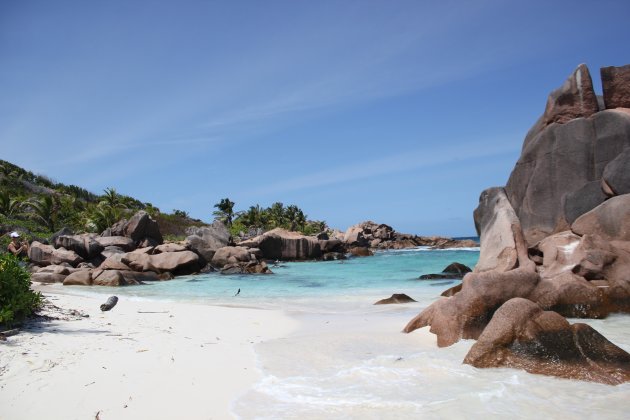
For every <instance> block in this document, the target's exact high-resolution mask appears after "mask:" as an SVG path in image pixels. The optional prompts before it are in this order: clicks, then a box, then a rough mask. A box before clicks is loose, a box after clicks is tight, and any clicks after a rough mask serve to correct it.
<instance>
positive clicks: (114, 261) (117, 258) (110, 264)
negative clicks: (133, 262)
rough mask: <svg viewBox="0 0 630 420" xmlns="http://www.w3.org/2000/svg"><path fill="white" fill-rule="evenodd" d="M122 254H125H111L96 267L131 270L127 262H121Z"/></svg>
mask: <svg viewBox="0 0 630 420" xmlns="http://www.w3.org/2000/svg"><path fill="white" fill-rule="evenodd" d="M124 256H125V254H114V255H111V256H109V257H107V258H106V259H105V261H103V262H102V263H101V265H99V267H98V268H100V269H101V270H131V268H130V267H129V266H128V265H127V264H125V263H123V262H122V258H123V257H124Z"/></svg>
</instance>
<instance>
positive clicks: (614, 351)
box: [464, 298, 630, 385]
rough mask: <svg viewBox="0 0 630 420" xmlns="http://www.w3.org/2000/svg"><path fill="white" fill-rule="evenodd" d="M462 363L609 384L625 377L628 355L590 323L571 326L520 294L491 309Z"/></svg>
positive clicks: (629, 363) (628, 377) (629, 366)
mask: <svg viewBox="0 0 630 420" xmlns="http://www.w3.org/2000/svg"><path fill="white" fill-rule="evenodd" d="M464 363H467V364H470V365H473V366H475V367H478V368H488V367H510V368H517V369H524V370H526V371H527V372H530V373H535V374H543V375H551V376H558V377H561V378H568V379H579V380H584V381H593V382H600V383H604V384H611V385H616V384H620V383H623V382H627V381H630V354H628V353H627V352H625V351H624V350H622V349H620V348H619V347H617V346H615V345H614V344H613V343H611V342H610V341H608V340H607V339H606V338H605V337H603V336H602V335H601V334H599V333H598V332H597V331H595V330H594V329H593V328H591V327H590V326H588V325H586V324H573V325H571V324H569V322H567V320H566V319H564V318H563V317H562V316H561V315H559V314H557V313H555V312H551V311H543V310H542V309H541V308H540V307H539V306H538V305H537V304H535V303H533V302H531V301H529V300H527V299H521V298H515V299H511V300H509V301H508V302H506V303H505V304H504V305H503V306H501V308H499V309H498V310H497V311H496V313H495V314H494V316H493V318H492V320H491V321H490V323H489V324H488V326H487V327H486V329H485V330H484V331H483V333H482V334H481V336H479V339H478V341H477V342H476V343H475V344H474V345H473V346H472V348H471V349H470V351H469V352H468V354H467V355H466V358H465V359H464Z"/></svg>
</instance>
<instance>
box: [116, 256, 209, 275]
mask: <svg viewBox="0 0 630 420" xmlns="http://www.w3.org/2000/svg"><path fill="white" fill-rule="evenodd" d="M121 261H122V262H123V263H124V264H126V265H128V266H129V267H131V268H132V269H133V270H134V271H154V272H157V273H165V272H170V273H173V274H175V275H182V274H191V273H195V272H197V271H199V269H200V268H202V267H201V266H200V259H199V256H198V255H197V254H195V253H194V252H192V251H182V252H163V253H161V254H155V255H149V254H140V253H133V252H129V253H127V254H125V255H124V256H123V257H122V258H121Z"/></svg>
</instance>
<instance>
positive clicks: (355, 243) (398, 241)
mask: <svg viewBox="0 0 630 420" xmlns="http://www.w3.org/2000/svg"><path fill="white" fill-rule="evenodd" d="M342 238H343V242H345V243H346V245H347V246H348V247H349V248H371V249H405V248H415V247H418V246H428V247H431V248H436V249H442V248H467V247H476V246H479V244H478V243H476V242H475V241H472V240H456V239H451V238H443V237H439V236H428V237H427V236H417V235H410V234H406V233H399V232H396V231H395V230H394V229H393V228H392V227H391V226H389V225H385V224H378V223H374V222H372V221H366V222H361V223H359V224H356V225H354V226H351V227H349V228H348V230H346V232H345V233H344V234H343V237H342Z"/></svg>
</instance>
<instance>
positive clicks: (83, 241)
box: [53, 234, 104, 260]
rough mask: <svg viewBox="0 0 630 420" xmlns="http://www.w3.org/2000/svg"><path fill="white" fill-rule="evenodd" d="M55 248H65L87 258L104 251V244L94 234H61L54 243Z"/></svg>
mask: <svg viewBox="0 0 630 420" xmlns="http://www.w3.org/2000/svg"><path fill="white" fill-rule="evenodd" d="M53 245H54V246H55V248H65V249H68V250H71V251H74V252H76V253H77V254H79V255H80V256H81V258H83V259H85V260H89V259H91V258H94V257H96V256H98V255H99V254H100V253H101V251H103V248H104V247H103V245H101V244H100V243H99V242H97V241H96V240H95V238H94V237H93V236H92V235H86V234H84V235H72V236H68V235H60V236H58V237H57V238H55V241H54V243H53Z"/></svg>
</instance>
